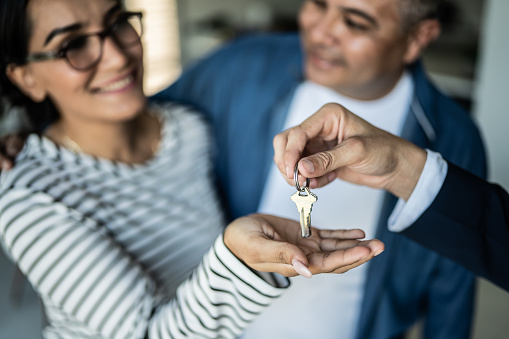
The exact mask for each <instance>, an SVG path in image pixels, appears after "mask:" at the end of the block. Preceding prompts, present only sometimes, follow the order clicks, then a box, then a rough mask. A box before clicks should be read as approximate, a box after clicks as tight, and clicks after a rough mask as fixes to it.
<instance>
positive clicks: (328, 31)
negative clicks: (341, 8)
mask: <svg viewBox="0 0 509 339" xmlns="http://www.w3.org/2000/svg"><path fill="white" fill-rule="evenodd" d="M339 20H340V18H339V16H338V14H336V13H334V12H333V11H327V12H326V13H325V14H324V15H323V16H321V18H320V19H318V20H317V21H316V22H315V23H314V25H313V26H312V27H311V32H310V35H311V39H312V41H313V42H314V43H318V44H323V45H331V44H334V43H337V42H338V41H339V39H338V34H337V26H338V23H339Z"/></svg>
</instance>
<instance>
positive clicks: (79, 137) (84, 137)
mask: <svg viewBox="0 0 509 339" xmlns="http://www.w3.org/2000/svg"><path fill="white" fill-rule="evenodd" d="M45 135H46V136H47V137H49V138H50V139H52V140H53V141H54V142H56V143H58V144H60V145H62V146H64V147H66V148H69V149H71V150H72V151H75V152H83V153H87V154H90V155H93V156H96V157H100V158H106V159H110V160H114V161H118V162H124V163H130V164H136V163H143V162H146V161H147V160H149V159H151V158H152V157H153V156H154V154H155V152H156V150H157V147H158V144H159V140H160V138H161V123H160V121H159V119H157V118H156V117H154V116H153V115H150V114H147V113H143V114H140V115H138V116H136V117H135V118H134V119H132V120H130V121H126V122H120V123H117V122H112V123H105V122H102V123H99V124H98V123H93V122H80V123H77V122H75V121H68V120H66V119H60V120H59V121H58V122H56V123H55V124H53V125H52V126H50V127H49V128H48V130H47V131H46V132H45Z"/></svg>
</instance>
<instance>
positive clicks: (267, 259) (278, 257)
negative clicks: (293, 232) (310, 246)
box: [253, 239, 312, 278]
mask: <svg viewBox="0 0 509 339" xmlns="http://www.w3.org/2000/svg"><path fill="white" fill-rule="evenodd" d="M255 247H256V248H258V253H260V254H261V256H260V260H259V262H258V264H255V266H256V267H253V268H255V269H257V270H259V271H264V272H277V273H280V274H282V275H284V276H287V277H290V276H295V275H297V274H300V275H302V276H304V277H306V278H311V276H312V274H311V271H310V270H309V262H308V259H307V257H306V255H305V254H304V253H303V252H302V251H301V250H300V249H299V248H298V247H297V246H295V245H293V244H290V243H287V242H281V241H277V240H268V239H265V240H264V241H263V242H261V243H259V244H256V245H255Z"/></svg>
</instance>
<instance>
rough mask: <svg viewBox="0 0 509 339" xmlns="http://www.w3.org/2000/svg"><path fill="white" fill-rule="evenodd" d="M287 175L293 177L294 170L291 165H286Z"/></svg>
mask: <svg viewBox="0 0 509 339" xmlns="http://www.w3.org/2000/svg"><path fill="white" fill-rule="evenodd" d="M286 176H287V177H288V178H293V172H292V170H291V169H290V167H288V166H286Z"/></svg>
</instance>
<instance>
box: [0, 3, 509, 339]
mask: <svg viewBox="0 0 509 339" xmlns="http://www.w3.org/2000/svg"><path fill="white" fill-rule="evenodd" d="M126 3H127V6H128V7H129V8H132V9H142V10H143V12H144V27H145V36H144V44H145V49H146V58H145V63H146V79H145V81H146V89H147V93H148V94H154V93H156V92H157V91H159V90H161V89H163V88H165V87H166V86H168V85H169V84H171V83H172V81H174V80H175V79H176V78H177V77H178V75H179V74H180V73H181V71H182V68H184V67H186V66H187V65H189V64H190V63H192V62H193V61H194V60H196V59H198V58H200V57H201V56H203V55H204V54H207V53H210V52H211V51H212V50H214V49H216V48H218V47H219V46H221V45H222V44H224V43H225V42H227V41H228V40H230V39H232V38H234V37H236V36H239V35H242V34H248V33H250V32H255V31H294V30H296V29H297V25H296V15H297V12H298V10H299V8H300V6H301V4H302V1H301V0H127V1H126ZM508 15H509V1H508V0H447V1H446V5H445V6H444V8H443V13H442V14H441V20H442V24H443V32H442V35H441V37H440V39H439V40H437V41H436V42H435V43H434V44H433V45H432V46H430V47H429V48H428V49H427V51H426V53H425V55H424V63H425V65H426V67H427V70H428V72H429V74H430V76H431V78H432V79H433V80H434V82H435V83H436V85H437V86H438V87H440V88H441V89H442V90H443V91H444V92H446V93H447V94H448V95H449V96H451V97H453V98H454V99H455V100H457V101H458V102H459V103H460V104H461V105H463V106H464V107H466V108H467V109H468V110H469V111H470V112H471V114H472V115H473V117H474V119H475V120H476V121H477V123H478V125H479V127H480V129H481V131H482V133H483V136H484V140H485V143H486V148H487V152H488V157H489V179H490V181H494V182H497V183H499V184H500V185H501V186H503V187H504V188H505V189H506V190H509V151H508V148H507V147H506V146H505V145H507V144H509V131H508V130H509V86H508V85H507V84H506V81H508V79H509V65H508V61H509V38H508V37H507V33H508V32H509V21H508V20H507V16H508ZM12 123H13V122H10V121H9V119H7V120H5V121H2V122H0V134H1V133H2V130H5V129H9V128H11V126H12V125H11V124H12ZM0 272H1V273H0V338H7V339H10V338H40V337H41V334H40V333H41V327H42V324H43V321H44V320H43V319H42V318H41V306H40V305H39V302H38V299H37V297H36V296H35V294H34V292H33V291H32V290H31V288H30V286H29V284H28V283H27V282H26V281H25V280H24V279H23V278H22V277H21V276H20V274H19V272H17V271H16V269H15V267H14V266H13V265H12V264H11V263H10V262H9V260H8V259H7V258H6V257H5V255H4V253H3V252H2V251H0ZM479 283H480V289H479V294H478V297H477V312H476V319H475V322H474V324H473V326H474V338H475V339H487V338H488V339H489V338H509V322H508V321H507V314H509V293H507V292H504V291H503V290H501V289H499V288H498V287H496V286H494V285H492V284H491V283H489V282H486V281H484V280H482V279H479ZM416 332H417V331H414V332H413V333H412V334H411V338H413V339H416V338H419V336H418V335H417V334H416Z"/></svg>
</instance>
